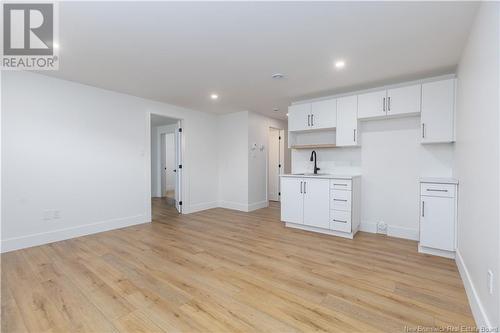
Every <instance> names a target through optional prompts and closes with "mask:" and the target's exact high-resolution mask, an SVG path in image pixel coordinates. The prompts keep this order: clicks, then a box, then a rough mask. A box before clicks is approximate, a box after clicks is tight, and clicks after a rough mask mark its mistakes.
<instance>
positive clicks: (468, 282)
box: [455, 249, 492, 328]
mask: <svg viewBox="0 0 500 333" xmlns="http://www.w3.org/2000/svg"><path fill="white" fill-rule="evenodd" d="M455 262H456V263H457V267H458V271H459V272H460V277H461V278H462V281H463V283H464V287H465V292H466V293H467V298H468V299H469V304H470V307H471V310H472V314H473V315H474V320H475V321H476V325H477V327H481V328H492V325H491V321H490V320H489V319H488V315H487V314H486V311H485V309H484V306H483V303H482V302H481V299H480V298H479V294H478V292H477V290H476V287H475V286H474V283H472V279H471V277H470V274H469V270H468V269H467V266H466V265H465V262H464V260H463V258H462V255H461V254H460V251H459V250H458V249H457V251H456V259H455Z"/></svg>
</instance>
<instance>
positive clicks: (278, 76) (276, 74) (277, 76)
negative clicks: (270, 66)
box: [271, 73, 285, 80]
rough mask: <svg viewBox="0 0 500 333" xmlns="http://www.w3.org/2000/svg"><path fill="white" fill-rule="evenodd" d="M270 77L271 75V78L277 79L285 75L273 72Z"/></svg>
mask: <svg viewBox="0 0 500 333" xmlns="http://www.w3.org/2000/svg"><path fill="white" fill-rule="evenodd" d="M271 77H272V78H273V79H278V80H279V79H282V78H284V77H285V75H283V74H281V73H274V74H273V75H271Z"/></svg>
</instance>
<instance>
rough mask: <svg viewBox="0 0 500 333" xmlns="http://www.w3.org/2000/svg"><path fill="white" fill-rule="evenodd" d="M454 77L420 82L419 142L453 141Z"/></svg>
mask: <svg viewBox="0 0 500 333" xmlns="http://www.w3.org/2000/svg"><path fill="white" fill-rule="evenodd" d="M454 114H455V79H448V80H442V81H436V82H429V83H424V84H422V116H421V142H422V143H437V142H453V141H455V126H454Z"/></svg>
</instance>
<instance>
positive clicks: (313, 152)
mask: <svg viewBox="0 0 500 333" xmlns="http://www.w3.org/2000/svg"><path fill="white" fill-rule="evenodd" d="M313 158H314V159H313ZM316 160H317V157H316V152H315V151H314V150H313V151H312V152H311V158H310V161H311V162H312V161H314V174H315V175H317V174H318V170H319V168H318V167H317V166H316Z"/></svg>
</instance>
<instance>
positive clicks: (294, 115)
mask: <svg viewBox="0 0 500 333" xmlns="http://www.w3.org/2000/svg"><path fill="white" fill-rule="evenodd" d="M310 128H311V104H310V103H306V104H298V105H292V106H290V107H289V108H288V130H289V131H302V130H307V129H310Z"/></svg>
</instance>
